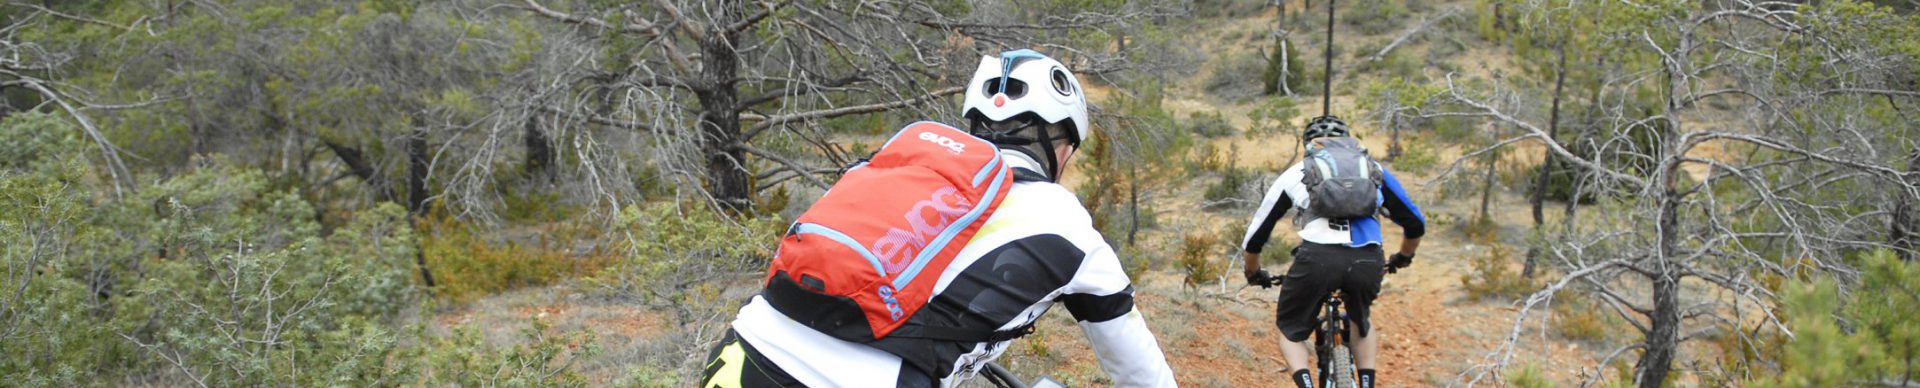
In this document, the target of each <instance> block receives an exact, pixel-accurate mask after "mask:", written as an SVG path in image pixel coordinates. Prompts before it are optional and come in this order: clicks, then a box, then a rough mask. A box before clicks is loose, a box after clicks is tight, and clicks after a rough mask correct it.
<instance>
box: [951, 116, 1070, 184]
mask: <svg viewBox="0 0 1920 388" xmlns="http://www.w3.org/2000/svg"><path fill="white" fill-rule="evenodd" d="M1051 127H1053V126H1052V125H1047V124H1046V123H1045V122H1041V121H1039V120H1032V121H1028V122H1027V123H1026V124H1025V125H1021V126H1020V127H1017V128H1012V129H1008V130H1004V131H1001V130H994V129H993V128H991V127H989V126H988V125H987V120H985V119H981V118H973V119H971V120H970V122H969V123H968V128H967V133H969V134H972V135H974V136H978V137H980V138H981V139H985V140H986V141H987V142H990V143H993V144H994V145H996V146H999V147H1000V149H1004V150H1013V151H1015V152H1019V153H1021V154H1024V155H1026V156H1027V158H1029V159H1032V160H1033V161H1035V162H1038V163H1040V164H1042V166H1040V168H1041V169H1043V170H1045V171H1039V172H1040V173H1043V174H1046V175H1047V181H1049V182H1058V181H1059V179H1060V178H1059V177H1060V172H1061V170H1063V169H1064V166H1061V165H1060V161H1059V156H1058V155H1057V153H1056V152H1054V149H1053V144H1054V143H1053V140H1054V139H1053V135H1054V134H1053V133H1051V131H1049V129H1050V128H1051Z"/></svg>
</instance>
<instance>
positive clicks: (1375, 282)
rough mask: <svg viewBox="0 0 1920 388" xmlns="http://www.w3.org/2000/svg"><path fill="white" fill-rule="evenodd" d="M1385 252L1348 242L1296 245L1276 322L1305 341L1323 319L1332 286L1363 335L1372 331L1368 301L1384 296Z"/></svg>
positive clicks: (1294, 337) (1296, 339) (1292, 338)
mask: <svg viewBox="0 0 1920 388" xmlns="http://www.w3.org/2000/svg"><path fill="white" fill-rule="evenodd" d="M1385 264H1386V258H1385V256H1384V254H1383V253H1382V250H1381V249H1380V246H1379V245H1368V246H1364V247H1358V248H1355V247H1349V246H1345V245H1329V244H1315V243H1302V244H1300V246H1299V247H1296V248H1294V249H1293V268H1290V269H1288V270H1287V278H1286V281H1285V282H1283V283H1281V285H1280V305H1279V307H1276V308H1275V312H1274V315H1275V316H1274V324H1275V325H1277V326H1279V327H1280V333H1281V334H1283V335H1286V336H1287V340H1288V341H1293V342H1304V341H1306V340H1307V337H1308V336H1310V335H1311V334H1312V333H1313V326H1314V325H1315V324H1317V323H1319V322H1318V318H1319V312H1320V303H1321V302H1322V301H1325V300H1326V299H1327V295H1329V294H1332V293H1333V290H1340V292H1341V295H1343V296H1342V299H1343V300H1345V301H1346V306H1345V307H1346V312H1347V317H1348V318H1349V319H1350V320H1351V321H1353V327H1354V328H1357V329H1359V330H1360V331H1359V334H1360V336H1362V337H1366V336H1369V335H1370V334H1369V331H1368V330H1369V329H1370V328H1371V325H1370V324H1369V320H1368V317H1370V316H1371V314H1368V312H1369V309H1368V307H1370V306H1373V299H1374V298H1376V297H1379V296H1380V278H1381V276H1382V275H1381V271H1383V266H1384V265H1385Z"/></svg>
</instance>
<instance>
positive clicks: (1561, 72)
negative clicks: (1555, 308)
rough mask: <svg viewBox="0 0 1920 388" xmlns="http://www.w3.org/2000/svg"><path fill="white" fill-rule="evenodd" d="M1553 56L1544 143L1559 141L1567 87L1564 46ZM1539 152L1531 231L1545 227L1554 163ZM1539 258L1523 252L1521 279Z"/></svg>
mask: <svg viewBox="0 0 1920 388" xmlns="http://www.w3.org/2000/svg"><path fill="white" fill-rule="evenodd" d="M1554 54H1555V55H1556V56H1558V58H1556V59H1555V64H1554V72H1555V73H1556V74H1554V76H1553V107H1552V108H1551V109H1549V112H1550V113H1548V114H1547V117H1548V118H1547V141H1551V142H1558V141H1560V140H1559V138H1560V137H1559V136H1560V96H1561V92H1564V91H1565V88H1564V87H1565V86H1566V83H1567V47H1566V44H1565V43H1561V45H1560V47H1558V48H1555V49H1554ZM1541 152H1542V153H1544V154H1546V155H1545V156H1544V157H1542V158H1540V174H1539V175H1538V176H1537V177H1535V178H1534V181H1533V200H1532V202H1533V227H1534V228H1539V227H1540V226H1542V225H1545V224H1546V223H1547V218H1546V213H1545V211H1544V210H1543V209H1541V207H1542V206H1543V205H1545V204H1546V202H1547V184H1548V182H1549V178H1551V175H1552V173H1553V168H1554V167H1553V162H1554V161H1553V150H1552V149H1551V148H1549V149H1547V150H1543V151H1541ZM1567 200H1568V201H1577V200H1578V199H1577V198H1568V199H1567ZM1539 257H1540V248H1537V247H1531V248H1527V263H1526V265H1524V266H1522V267H1521V269H1520V276H1521V277H1524V278H1528V279H1532V278H1533V268H1534V265H1535V263H1537V262H1538V260H1539Z"/></svg>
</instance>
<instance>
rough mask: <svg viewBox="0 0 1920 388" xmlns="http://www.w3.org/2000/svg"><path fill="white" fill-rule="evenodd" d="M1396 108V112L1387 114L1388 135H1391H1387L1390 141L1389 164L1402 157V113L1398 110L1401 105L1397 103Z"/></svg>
mask: <svg viewBox="0 0 1920 388" xmlns="http://www.w3.org/2000/svg"><path fill="white" fill-rule="evenodd" d="M1394 108H1395V109H1394V110H1392V111H1389V113H1387V133H1388V134H1389V135H1387V136H1388V139H1387V162H1388V163H1392V162H1393V160H1394V159H1397V158H1399V157H1400V112H1399V110H1398V108H1399V104H1398V103H1395V104H1394Z"/></svg>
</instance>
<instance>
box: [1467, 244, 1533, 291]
mask: <svg viewBox="0 0 1920 388" xmlns="http://www.w3.org/2000/svg"><path fill="white" fill-rule="evenodd" d="M1487 247H1488V249H1487V252H1486V253H1485V254H1482V255H1476V256H1472V257H1470V258H1469V259H1468V262H1467V264H1468V266H1469V269H1468V272H1467V274H1465V275H1460V286H1461V288H1463V289H1465V290H1466V291H1467V297H1469V298H1473V299H1476V300H1487V299H1498V300H1512V299H1518V298H1521V297H1524V296H1527V295H1528V294H1532V293H1533V292H1534V291H1535V290H1536V289H1537V288H1538V287H1535V286H1534V283H1533V281H1531V280H1528V279H1526V278H1523V277H1521V276H1520V273H1519V271H1514V270H1513V268H1512V267H1513V266H1512V264H1513V262H1514V257H1513V256H1514V255H1513V248H1509V247H1507V246H1506V245H1503V244H1488V245H1487Z"/></svg>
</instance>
